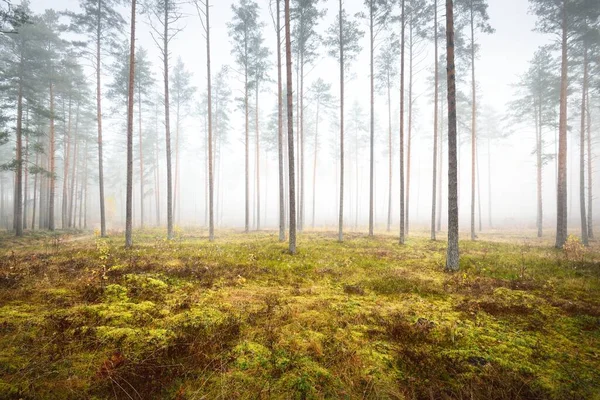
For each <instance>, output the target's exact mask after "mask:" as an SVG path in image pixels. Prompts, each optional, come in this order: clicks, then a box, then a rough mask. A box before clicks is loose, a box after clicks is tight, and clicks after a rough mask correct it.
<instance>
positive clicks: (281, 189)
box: [276, 0, 285, 242]
mask: <svg viewBox="0 0 600 400" xmlns="http://www.w3.org/2000/svg"><path fill="white" fill-rule="evenodd" d="M276 1H277V159H278V160H277V161H278V168H279V241H280V242H283V241H284V240H285V205H284V201H285V195H284V173H283V99H282V96H283V93H282V91H283V90H282V77H281V15H280V12H281V10H280V3H281V0H276Z"/></svg>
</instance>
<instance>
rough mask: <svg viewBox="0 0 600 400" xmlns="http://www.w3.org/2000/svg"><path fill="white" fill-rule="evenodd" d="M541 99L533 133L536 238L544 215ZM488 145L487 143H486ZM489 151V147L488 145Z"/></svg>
mask: <svg viewBox="0 0 600 400" xmlns="http://www.w3.org/2000/svg"><path fill="white" fill-rule="evenodd" d="M541 101H542V99H541V98H538V100H537V102H536V104H535V105H534V107H535V115H534V116H535V128H536V129H535V133H536V156H537V157H536V158H537V162H536V164H537V229H538V232H537V236H538V237H542V235H543V234H544V232H543V230H544V214H543V203H542V151H543V149H542V116H541V112H542V107H541ZM488 143H489V141H488ZM488 151H489V145H488Z"/></svg>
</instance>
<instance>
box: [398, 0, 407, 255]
mask: <svg viewBox="0 0 600 400" xmlns="http://www.w3.org/2000/svg"><path fill="white" fill-rule="evenodd" d="M404 2H405V0H402V19H401V20H400V23H401V24H402V27H401V34H400V144H399V146H400V240H399V242H400V244H404V235H405V231H404V230H405V223H406V220H405V219H404V215H405V214H404V200H405V199H404V195H405V193H404V29H405V23H406V15H405V10H404Z"/></svg>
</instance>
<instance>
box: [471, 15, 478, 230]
mask: <svg viewBox="0 0 600 400" xmlns="http://www.w3.org/2000/svg"><path fill="white" fill-rule="evenodd" d="M470 12H471V21H470V22H471V98H472V101H471V107H472V109H471V240H475V239H476V238H477V235H476V234H475V174H476V173H477V172H476V167H475V163H476V159H477V131H476V128H477V97H476V88H475V20H474V16H473V3H471V7H470Z"/></svg>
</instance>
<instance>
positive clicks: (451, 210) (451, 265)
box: [446, 0, 459, 271]
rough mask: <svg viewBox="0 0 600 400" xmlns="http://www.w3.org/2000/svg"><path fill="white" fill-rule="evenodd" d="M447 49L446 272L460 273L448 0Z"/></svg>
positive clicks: (449, 8) (448, 6)
mask: <svg viewBox="0 0 600 400" xmlns="http://www.w3.org/2000/svg"><path fill="white" fill-rule="evenodd" d="M446 49H447V51H446V56H447V71H448V249H447V256H446V270H448V271H458V269H459V252H458V184H457V178H458V174H457V160H456V70H455V66H454V7H453V4H452V0H446Z"/></svg>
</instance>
